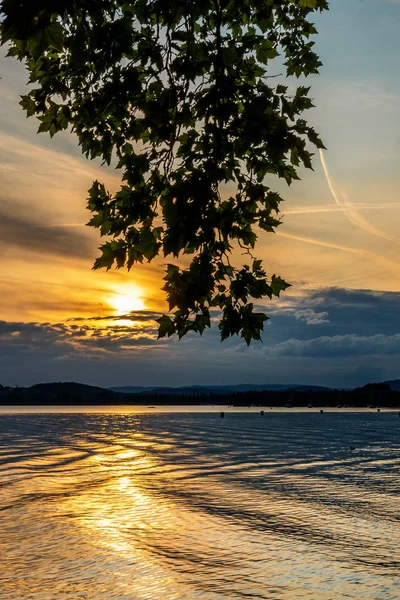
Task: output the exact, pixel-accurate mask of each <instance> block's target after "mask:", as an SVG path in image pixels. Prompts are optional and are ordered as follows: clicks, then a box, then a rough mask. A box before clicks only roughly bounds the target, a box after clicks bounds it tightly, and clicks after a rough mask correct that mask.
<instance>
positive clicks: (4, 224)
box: [0, 201, 95, 260]
mask: <svg viewBox="0 0 400 600" xmlns="http://www.w3.org/2000/svg"><path fill="white" fill-rule="evenodd" d="M2 204H3V208H1V209H0V236H1V239H2V243H3V249H5V248H7V247H17V248H18V249H19V250H22V251H24V252H26V253H39V254H49V255H53V256H65V257H74V258H78V257H79V258H82V259H84V260H86V259H87V258H93V256H94V255H95V251H94V244H93V241H92V240H91V238H90V236H89V234H88V233H86V231H85V230H81V231H79V230H74V229H72V228H64V227H48V226H46V225H43V224H41V223H39V222H37V221H35V220H34V219H32V218H30V217H29V216H23V215H20V214H19V213H18V212H15V211H14V214H13V212H12V209H11V208H8V210H7V208H5V207H4V201H3V202H2ZM29 211H30V209H29V208H28V207H26V213H27V214H29ZM83 231H85V233H83Z"/></svg>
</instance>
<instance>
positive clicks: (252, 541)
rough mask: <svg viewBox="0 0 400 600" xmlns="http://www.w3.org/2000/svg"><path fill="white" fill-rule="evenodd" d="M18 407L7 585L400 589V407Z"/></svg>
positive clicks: (12, 589) (117, 598)
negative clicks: (381, 409)
mask: <svg viewBox="0 0 400 600" xmlns="http://www.w3.org/2000/svg"><path fill="white" fill-rule="evenodd" d="M10 410H11V412H10ZM10 410H9V411H8V412H9V414H6V412H7V411H5V410H4V409H3V414H0V555H1V559H2V562H1V570H0V582H1V583H0V598H1V599H2V600H3V599H4V600H25V599H34V600H147V599H154V600H161V599H162V600H192V599H198V598H204V599H209V600H217V599H218V600H220V599H221V600H222V599H230V598H232V599H234V598H235V599H236V598H240V599H244V598H247V599H248V598H262V599H264V598H265V599H268V600H275V599H285V600H296V599H304V600H305V599H307V600H325V599H329V600H333V599H335V600H338V599H341V598H353V599H357V600H358V599H360V598H362V599H368V600H372V599H374V600H375V599H376V600H377V599H383V598H385V599H397V598H400V577H399V571H400V527H399V506H400V496H399V492H400V479H399V465H400V418H399V417H398V413H383V412H381V413H379V414H378V413H376V412H374V413H371V414H370V413H369V412H364V413H347V414H343V413H340V412H336V413H327V412H325V413H324V414H323V415H320V414H319V413H318V412H312V411H303V412H290V411H287V412H286V413H282V412H278V411H270V412H267V411H266V414H265V416H264V417H262V416H260V414H257V413H256V412H251V411H247V412H246V411H244V412H242V413H230V412H229V411H227V413H226V415H225V418H224V419H221V418H220V417H219V413H218V412H216V410H214V412H198V413H196V412H171V413H167V412H164V413H162V412H159V411H158V410H155V411H154V412H152V411H151V410H150V409H149V410H148V411H147V412H148V414H145V413H139V412H133V409H129V410H128V409H125V408H123V407H122V408H120V409H117V408H115V407H113V408H112V409H111V410H110V412H108V411H105V409H103V411H102V412H101V411H96V410H92V409H91V412H81V413H80V414H79V413H76V414H73V413H71V412H70V411H73V410H74V409H73V408H69V409H66V411H65V412H60V411H54V412H53V413H50V412H49V409H48V408H43V412H39V411H38V410H37V409H35V413H33V414H29V411H30V410H32V409H23V410H22V409H21V410H18V409H10ZM68 410H69V412H68ZM180 410H181V411H182V410H184V409H182V407H181V408H180ZM208 410H210V409H208ZM218 410H219V409H218ZM26 411H28V412H26ZM46 411H47V412H46Z"/></svg>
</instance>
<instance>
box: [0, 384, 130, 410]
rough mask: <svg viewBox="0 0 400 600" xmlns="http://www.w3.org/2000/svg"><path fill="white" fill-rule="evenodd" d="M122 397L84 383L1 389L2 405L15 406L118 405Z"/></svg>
mask: <svg viewBox="0 0 400 600" xmlns="http://www.w3.org/2000/svg"><path fill="white" fill-rule="evenodd" d="M120 401H121V395H120V394H116V393H115V392H113V391H111V390H107V389H104V388H101V387H95V386H92V385H85V384H83V383H75V382H55V383H38V384H36V385H33V386H31V387H28V388H23V387H17V388H2V389H0V403H1V404H7V403H10V404H12V405H15V404H27V405H29V404H65V405H68V404H71V405H73V404H78V405H79V404H116V403H120Z"/></svg>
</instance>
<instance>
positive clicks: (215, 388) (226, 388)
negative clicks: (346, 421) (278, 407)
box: [109, 383, 330, 395]
mask: <svg viewBox="0 0 400 600" xmlns="http://www.w3.org/2000/svg"><path fill="white" fill-rule="evenodd" d="M109 389H110V390H112V391H113V392H116V393H118V394H177V395H187V394H229V393H232V392H234V393H238V392H253V391H254V392H263V391H268V390H271V391H286V390H291V391H293V392H308V391H313V392H323V391H327V390H329V389H330V388H328V387H324V386H321V385H304V384H289V385H288V384H283V383H282V384H268V383H265V384H261V385H260V384H258V385H252V384H245V383H243V384H238V385H204V386H201V385H190V386H185V387H155V386H154V387H151V386H149V387H141V386H129V385H128V386H122V387H111V388H109Z"/></svg>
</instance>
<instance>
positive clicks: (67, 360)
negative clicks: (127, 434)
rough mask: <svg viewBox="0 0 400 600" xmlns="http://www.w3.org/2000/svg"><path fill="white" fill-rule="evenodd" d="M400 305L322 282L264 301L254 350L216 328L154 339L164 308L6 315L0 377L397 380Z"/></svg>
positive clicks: (389, 297)
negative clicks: (58, 318)
mask: <svg viewBox="0 0 400 600" xmlns="http://www.w3.org/2000/svg"><path fill="white" fill-rule="evenodd" d="M399 306H400V294H395V293H385V292H374V291H348V290H339V289H323V290H314V291H311V292H308V293H306V294H304V293H303V294H302V295H301V296H300V295H299V296H297V297H296V296H295V295H292V296H290V297H289V296H286V298H285V297H284V298H282V300H281V302H280V303H279V302H278V303H276V304H272V303H271V304H270V305H269V306H267V307H260V308H263V310H265V311H266V312H267V313H268V314H269V315H270V316H271V321H269V322H268V325H267V327H266V329H265V331H264V333H263V343H257V344H253V345H251V346H250V348H247V346H246V345H245V344H244V342H243V340H239V339H238V338H236V337H234V338H230V339H228V340H226V341H225V342H223V343H221V342H220V340H219V334H218V329H217V328H216V327H215V326H214V327H213V329H212V330H211V331H208V330H207V331H206V332H205V334H204V336H203V337H199V336H196V335H195V334H192V333H190V334H188V335H187V336H185V337H184V338H183V339H182V340H181V341H180V342H178V340H176V339H174V338H171V339H169V340H157V333H156V327H157V324H156V323H155V322H154V320H155V318H157V316H159V315H158V314H157V313H154V312H151V311H143V312H141V311H139V312H135V313H131V314H129V315H121V316H119V317H115V316H114V315H112V316H109V317H104V318H103V317H93V318H90V319H81V318H77V319H74V318H72V319H70V320H69V321H67V322H65V323H9V322H4V321H0V354H1V360H0V383H3V384H8V385H15V383H19V384H21V385H22V384H31V383H35V382H38V381H52V380H53V381H54V380H76V381H82V382H87V383H92V384H98V385H105V386H107V385H108V386H111V385H150V384H151V385H154V384H157V385H190V384H204V385H206V384H221V385H223V384H225V383H267V382H268V383H282V382H283V383H315V384H320V385H331V386H335V387H347V386H352V385H361V384H364V383H366V382H368V381H377V380H384V379H395V378H398V377H399V376H400V370H398V364H399V357H400V326H399V325H398V323H399V318H398V312H399ZM269 309H271V310H269ZM119 319H121V322H119ZM126 320H130V321H131V324H127V323H125V322H124V321H126ZM107 321H108V322H107ZM111 322H112V324H111Z"/></svg>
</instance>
